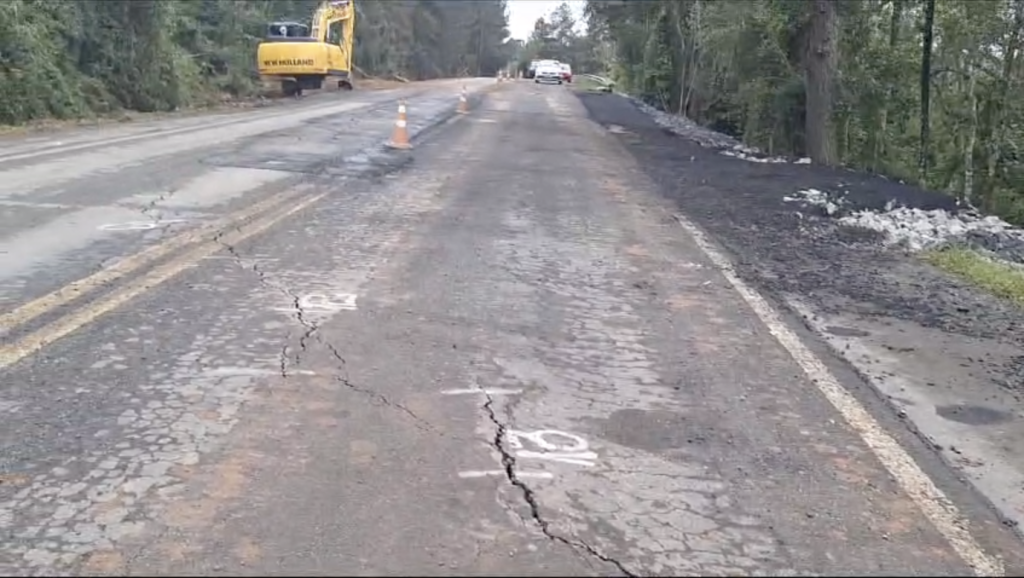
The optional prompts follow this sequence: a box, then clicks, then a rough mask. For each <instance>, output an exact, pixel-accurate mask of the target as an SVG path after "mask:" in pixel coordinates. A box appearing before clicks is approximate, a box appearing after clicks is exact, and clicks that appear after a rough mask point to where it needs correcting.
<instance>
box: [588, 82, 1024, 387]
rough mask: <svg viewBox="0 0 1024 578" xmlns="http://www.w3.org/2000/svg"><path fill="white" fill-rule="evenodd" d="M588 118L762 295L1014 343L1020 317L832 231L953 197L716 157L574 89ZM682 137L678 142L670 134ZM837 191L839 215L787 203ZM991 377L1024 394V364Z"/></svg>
mask: <svg viewBox="0 0 1024 578" xmlns="http://www.w3.org/2000/svg"><path fill="white" fill-rule="evenodd" d="M579 98H580V100H581V101H582V103H583V105H584V106H585V107H586V109H587V111H588V113H589V115H590V117H591V119H592V120H594V121H595V122H597V123H599V124H601V125H603V126H605V127H607V128H609V129H611V132H612V133H613V134H615V136H616V137H617V138H618V139H619V140H620V141H621V143H622V144H623V145H624V146H625V147H626V148H627V149H628V150H629V151H630V152H631V154H632V155H633V156H634V157H635V159H636V161H637V162H638V163H639V164H640V166H641V167H642V168H643V169H644V171H645V172H646V173H647V175H648V176H649V177H650V178H651V179H653V180H654V181H655V182H656V183H657V184H658V185H659V188H660V190H661V192H662V194H663V195H664V196H665V197H667V198H668V199H670V200H671V201H672V202H674V203H675V204H676V206H677V207H678V209H679V211H680V212H681V213H682V214H685V215H686V216H687V217H688V218H689V219H690V220H691V221H693V222H695V223H696V224H698V225H699V226H700V227H701V228H702V229H703V230H704V231H706V232H707V233H708V234H709V235H711V236H712V238H713V239H714V240H715V241H716V242H717V243H718V244H719V245H720V246H722V247H723V248H724V249H725V250H726V251H727V252H728V253H730V257H731V258H732V260H733V262H734V263H735V265H736V268H737V271H738V272H739V273H740V275H741V276H742V277H743V278H744V279H745V281H747V282H749V283H751V284H752V285H754V286H755V287H758V288H759V289H760V290H761V291H763V292H765V293H766V294H768V295H769V296H775V297H777V298H779V297H787V296H798V297H799V298H800V300H801V301H803V302H804V303H808V304H809V305H811V306H812V307H813V308H814V309H816V310H817V311H820V312H822V313H835V314H844V315H851V314H852V315H856V316H865V317H884V318H897V319H901V320H904V321H910V322H914V323H917V324H920V325H921V326H924V327H929V328H936V329H941V330H943V331H945V332H948V333H952V334H959V335H963V336H967V337H979V338H987V339H998V340H1000V341H1003V342H1006V341H1010V342H1012V343H1014V344H1015V345H1018V346H1024V311H1022V310H1021V309H1020V308H1018V307H1016V306H1015V305H1013V304H1012V303H1009V302H1006V301H1003V300H1001V299H998V298H996V297H994V296H991V295H989V294H987V293H985V292H984V291H982V290H979V289H977V288H975V287H972V286H970V285H968V284H967V283H966V282H963V281H961V280H958V279H955V278H953V277H951V276H949V275H948V274H945V273H943V272H941V271H939V270H937V269H935V268H933V267H932V266H930V265H928V264H926V263H924V262H923V261H921V260H920V259H919V258H917V257H915V256H913V255H908V254H906V253H905V252H903V251H899V250H893V249H892V248H887V247H886V246H884V245H883V243H882V240H883V239H882V238H881V234H880V233H877V232H874V231H868V230H866V229H861V228H854V227H849V226H845V225H841V224H840V223H839V222H838V221H837V219H836V218H835V217H837V216H839V215H841V214H844V213H845V212H849V211H856V210H863V209H869V210H884V209H885V208H886V207H887V206H891V205H892V204H893V203H894V202H895V203H896V204H898V205H902V206H904V207H908V208H919V209H923V210H932V209H944V210H947V211H958V210H959V209H958V208H957V206H956V202H955V200H954V199H952V198H951V197H949V196H947V195H943V194H940V193H936V192H932V191H926V190H923V189H921V188H918V187H915V186H910V185H906V184H902V183H899V182H896V181H892V180H889V179H886V178H883V177H880V176H876V175H871V174H866V173H860V172H855V171H851V170H846V169H841V168H829V167H824V166H819V165H814V164H795V163H758V162H750V161H748V160H744V159H741V158H736V157H734V156H727V155H724V154H722V150H723V149H728V148H732V147H734V146H735V145H736V142H735V141H734V140H732V139H730V138H729V137H726V136H724V135H718V136H717V137H716V136H715V135H714V134H713V133H710V131H708V130H707V129H704V128H703V127H698V126H695V125H694V126H693V127H692V131H690V132H688V131H686V130H685V129H684V130H682V131H680V130H679V129H678V128H676V127H673V128H674V129H675V130H670V129H669V128H666V127H664V126H662V125H660V124H658V123H657V122H656V121H655V120H654V118H653V117H652V116H651V115H650V114H648V113H647V112H645V111H644V110H643V109H642V105H640V104H639V103H637V102H635V101H633V100H631V99H629V98H626V97H624V96H620V95H609V94H594V93H583V94H580V95H579ZM680 133H682V134H680ZM807 189H817V190H819V191H824V192H826V193H829V194H830V196H832V195H841V196H842V198H843V209H842V210H841V211H839V212H834V213H832V214H827V213H826V211H825V210H823V209H822V208H821V207H820V206H815V205H813V204H802V203H794V202H790V201H787V200H786V198H787V197H789V198H792V196H793V195H794V194H795V193H797V192H798V191H801V190H807ZM1000 365H1001V367H999V368H990V370H994V371H992V372H991V373H990V375H992V377H993V379H994V380H995V381H996V382H998V383H1000V385H1002V386H1003V387H1006V388H1011V389H1016V388H1020V389H1021V390H1024V358H1020V359H1017V360H1016V361H1015V362H1014V363H1010V364H1009V365H1006V364H1004V363H1001V364H1000Z"/></svg>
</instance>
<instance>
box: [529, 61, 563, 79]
mask: <svg viewBox="0 0 1024 578" xmlns="http://www.w3.org/2000/svg"><path fill="white" fill-rule="evenodd" d="M533 81H534V82H536V83H538V84H541V83H543V84H548V83H557V84H562V81H563V77H562V67H561V66H560V64H559V63H557V62H544V63H541V64H538V65H537V70H536V72H535V73H534V77H533Z"/></svg>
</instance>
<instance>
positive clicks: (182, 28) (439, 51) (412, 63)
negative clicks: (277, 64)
mask: <svg viewBox="0 0 1024 578" xmlns="http://www.w3.org/2000/svg"><path fill="white" fill-rule="evenodd" d="M357 2H358V3H357V5H356V7H357V13H358V16H357V23H356V39H355V42H356V54H355V63H356V65H357V66H358V67H359V69H360V70H361V71H364V72H366V73H369V74H374V75H381V76H388V75H399V76H402V77H405V78H413V79H424V78H433V77H438V76H456V75H458V74H462V73H466V74H471V73H472V74H483V75H492V74H494V73H495V72H496V71H497V70H498V69H499V68H501V67H503V66H505V64H506V63H507V62H508V61H509V60H510V59H511V57H512V52H511V50H512V49H513V48H514V47H513V46H511V45H509V44H508V43H507V42H506V41H507V38H508V23H507V18H506V15H505V11H506V10H505V9H506V6H505V0H475V1H474V2H464V1H462V0H357ZM318 4H319V1H318V0H249V1H245V2H240V1H237V0H190V1H188V2H184V1H180V0H6V1H4V2H0V123H6V124H13V123H22V122H26V121H30V120H33V119H38V118H44V117H58V118H63V117H77V116H83V115H89V114H94V113H106V112H112V111H116V110H119V109H131V110H140V111H159V110H173V109H176V108H178V107H181V106H188V105H201V104H207V103H215V102H219V101H220V100H221V99H222V98H224V97H225V96H226V95H228V96H231V97H245V96H250V95H253V94H255V93H257V92H258V89H259V82H258V78H257V76H256V74H255V70H254V69H255V52H256V45H257V44H258V42H259V40H260V38H261V37H262V36H263V34H264V31H265V26H266V23H267V22H268V21H272V20H280V19H288V20H300V21H301V20H306V21H308V20H309V19H310V18H311V16H312V14H313V11H314V10H315V9H316V7H317V5H318Z"/></svg>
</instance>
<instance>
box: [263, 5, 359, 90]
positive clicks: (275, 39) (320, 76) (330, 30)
mask: <svg viewBox="0 0 1024 578" xmlns="http://www.w3.org/2000/svg"><path fill="white" fill-rule="evenodd" d="M353 2H354V0H325V1H324V2H321V3H320V6H319V7H317V9H316V12H315V13H313V21H312V24H313V30H312V32H310V29H309V27H308V26H306V25H305V24H301V23H299V22H271V23H270V24H268V25H267V36H266V38H264V40H263V41H262V42H260V44H259V47H258V48H257V49H256V60H257V68H258V70H259V74H260V77H261V79H263V80H270V81H278V82H280V83H281V91H282V92H283V93H284V94H285V95H286V96H301V95H302V91H303V90H306V89H318V88H321V87H322V86H323V83H324V80H325V79H328V78H330V79H337V82H338V88H340V89H342V90H352V48H353V41H354V40H355V39H354V32H355V27H356V10H355V5H354V4H353Z"/></svg>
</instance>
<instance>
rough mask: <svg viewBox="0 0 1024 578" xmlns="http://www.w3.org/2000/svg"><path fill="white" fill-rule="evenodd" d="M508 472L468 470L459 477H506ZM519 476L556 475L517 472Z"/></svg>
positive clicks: (460, 473) (544, 477)
mask: <svg viewBox="0 0 1024 578" xmlns="http://www.w3.org/2000/svg"><path fill="white" fill-rule="evenodd" d="M506 475H507V474H506V473H505V470H468V471H464V472H459V477H460V478H463V479H467V478H486V477H487V476H495V477H505V476H506ZM516 477H517V478H541V479H548V480H549V479H551V478H553V477H555V475H554V474H552V473H551V472H516Z"/></svg>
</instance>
